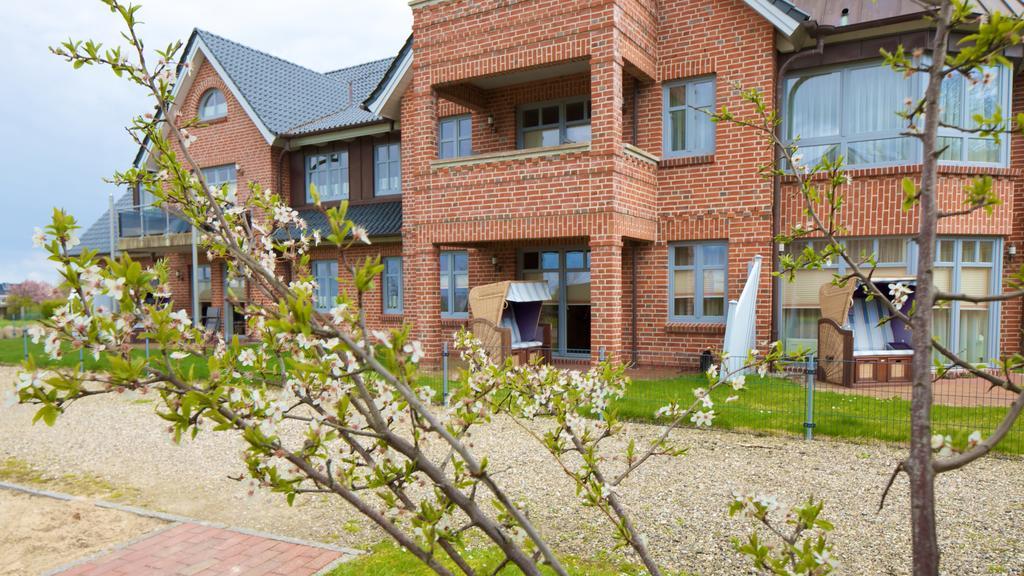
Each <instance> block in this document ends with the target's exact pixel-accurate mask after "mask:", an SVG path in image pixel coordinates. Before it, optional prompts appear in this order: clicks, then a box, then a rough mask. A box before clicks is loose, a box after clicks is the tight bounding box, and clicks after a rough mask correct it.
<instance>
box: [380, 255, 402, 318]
mask: <svg viewBox="0 0 1024 576" xmlns="http://www.w3.org/2000/svg"><path fill="white" fill-rule="evenodd" d="M383 287H384V296H383V299H384V313H385V314H401V313H402V309H403V306H402V298H403V287H402V257H401V256H387V257H385V258H384V282H383Z"/></svg>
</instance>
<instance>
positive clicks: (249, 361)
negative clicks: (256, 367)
mask: <svg viewBox="0 0 1024 576" xmlns="http://www.w3.org/2000/svg"><path fill="white" fill-rule="evenodd" d="M238 361H239V362H241V363H242V366H252V365H253V364H255V363H256V353H255V352H253V350H252V348H246V349H244V350H242V351H241V352H240V353H239V354H238Z"/></svg>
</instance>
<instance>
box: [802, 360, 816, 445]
mask: <svg viewBox="0 0 1024 576" xmlns="http://www.w3.org/2000/svg"><path fill="white" fill-rule="evenodd" d="M814 369H815V365H814V356H811V357H809V358H808V359H807V385H806V386H805V388H807V400H806V402H805V404H806V406H805V408H806V415H805V416H804V440H814Z"/></svg>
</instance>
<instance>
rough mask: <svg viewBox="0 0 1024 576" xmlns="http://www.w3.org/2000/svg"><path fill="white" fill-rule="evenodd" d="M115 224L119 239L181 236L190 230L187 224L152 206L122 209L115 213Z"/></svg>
mask: <svg viewBox="0 0 1024 576" xmlns="http://www.w3.org/2000/svg"><path fill="white" fill-rule="evenodd" d="M117 223H118V230H120V237H121V238H145V237H147V236H167V235H170V234H183V233H186V232H189V231H190V230H191V229H192V228H191V227H190V226H189V224H188V222H185V221H184V220H182V219H181V218H178V217H177V216H174V215H172V214H171V213H170V212H167V211H165V210H164V209H162V208H159V207H156V206H153V205H146V206H132V207H131V208H126V209H123V210H121V211H119V212H118V213H117Z"/></svg>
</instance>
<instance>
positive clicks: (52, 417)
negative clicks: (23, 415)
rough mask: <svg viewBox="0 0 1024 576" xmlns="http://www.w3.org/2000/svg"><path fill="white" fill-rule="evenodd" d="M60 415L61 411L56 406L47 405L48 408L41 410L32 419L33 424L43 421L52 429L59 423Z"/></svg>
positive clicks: (44, 407)
mask: <svg viewBox="0 0 1024 576" xmlns="http://www.w3.org/2000/svg"><path fill="white" fill-rule="evenodd" d="M59 415H60V410H58V409H57V407H56V406H54V405H52V404H47V405H46V406H43V407H42V408H40V409H39V411H38V412H36V415H35V417H34V418H32V423H33V424H35V423H36V422H38V421H39V420H40V419H42V420H43V422H45V423H46V425H47V426H50V427H52V426H53V425H54V424H55V423H56V422H57V416H59Z"/></svg>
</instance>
